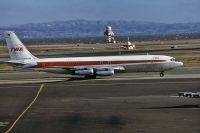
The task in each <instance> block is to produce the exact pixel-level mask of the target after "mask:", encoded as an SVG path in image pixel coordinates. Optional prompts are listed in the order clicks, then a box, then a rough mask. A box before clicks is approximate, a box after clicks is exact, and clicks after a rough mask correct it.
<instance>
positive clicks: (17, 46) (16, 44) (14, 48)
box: [4, 31, 37, 60]
mask: <svg viewBox="0 0 200 133" xmlns="http://www.w3.org/2000/svg"><path fill="white" fill-rule="evenodd" d="M4 37H5V39H6V43H7V47H8V50H9V54H10V59H11V60H35V59H37V58H36V57H35V56H33V55H32V54H31V53H30V52H29V51H28V50H27V48H26V47H25V46H24V45H23V43H22V42H21V41H20V40H19V38H18V37H17V36H16V34H15V33H14V32H13V31H5V32H4Z"/></svg>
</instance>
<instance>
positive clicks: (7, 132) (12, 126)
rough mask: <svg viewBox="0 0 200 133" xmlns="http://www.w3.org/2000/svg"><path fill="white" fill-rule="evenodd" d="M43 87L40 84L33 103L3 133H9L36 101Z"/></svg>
mask: <svg viewBox="0 0 200 133" xmlns="http://www.w3.org/2000/svg"><path fill="white" fill-rule="evenodd" d="M43 87H44V84H41V86H40V88H39V90H38V92H37V95H36V96H35V98H34V99H33V101H32V102H31V103H30V104H29V105H28V107H27V108H26V109H25V110H24V111H23V112H22V113H21V114H20V115H19V116H18V117H17V119H16V120H15V122H14V123H13V124H12V125H11V127H10V128H9V129H8V130H7V131H6V132H5V133H9V132H10V131H11V130H12V129H13V128H14V127H15V125H16V124H17V122H18V121H19V120H20V118H21V117H22V116H23V115H24V114H25V113H26V112H27V111H28V110H29V109H30V107H31V106H32V105H33V104H34V103H35V101H36V100H37V98H38V97H39V95H40V93H41V91H42V89H43Z"/></svg>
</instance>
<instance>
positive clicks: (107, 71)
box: [94, 68, 114, 76]
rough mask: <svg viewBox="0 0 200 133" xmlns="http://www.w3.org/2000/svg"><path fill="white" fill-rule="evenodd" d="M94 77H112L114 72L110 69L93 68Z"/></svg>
mask: <svg viewBox="0 0 200 133" xmlns="http://www.w3.org/2000/svg"><path fill="white" fill-rule="evenodd" d="M94 71H95V75H97V76H111V75H114V70H113V69H111V68H95V69H94Z"/></svg>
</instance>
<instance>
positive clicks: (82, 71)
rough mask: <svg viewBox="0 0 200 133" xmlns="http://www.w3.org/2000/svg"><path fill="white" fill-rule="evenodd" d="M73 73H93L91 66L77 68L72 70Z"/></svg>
mask: <svg viewBox="0 0 200 133" xmlns="http://www.w3.org/2000/svg"><path fill="white" fill-rule="evenodd" d="M72 74H73V75H94V70H93V68H77V69H74V70H73V71H72Z"/></svg>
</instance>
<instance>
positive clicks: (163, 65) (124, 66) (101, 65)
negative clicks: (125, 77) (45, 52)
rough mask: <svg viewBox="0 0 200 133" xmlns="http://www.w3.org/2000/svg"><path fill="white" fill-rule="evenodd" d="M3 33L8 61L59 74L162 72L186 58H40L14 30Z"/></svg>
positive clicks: (154, 56) (150, 56)
mask: <svg viewBox="0 0 200 133" xmlns="http://www.w3.org/2000/svg"><path fill="white" fill-rule="evenodd" d="M4 37H5V40H6V44H7V47H8V50H9V55H10V59H9V60H8V61H7V63H11V64H15V65H16V64H17V65H22V68H23V69H33V70H36V71H44V72H51V73H58V74H71V75H83V76H85V78H96V76H112V75H114V74H115V73H117V72H120V71H127V72H128V71H131V72H160V77H163V76H164V72H165V71H167V70H171V69H175V68H177V67H181V66H183V62H181V61H177V60H176V59H175V58H174V57H170V56H165V55H118V56H93V57H64V58H37V57H35V56H34V55H32V54H31V53H30V52H29V51H28V49H27V48H26V47H25V46H24V45H23V43H22V42H21V41H20V39H19V38H18V37H17V35H16V34H15V33H14V32H13V31H5V32H4Z"/></svg>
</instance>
